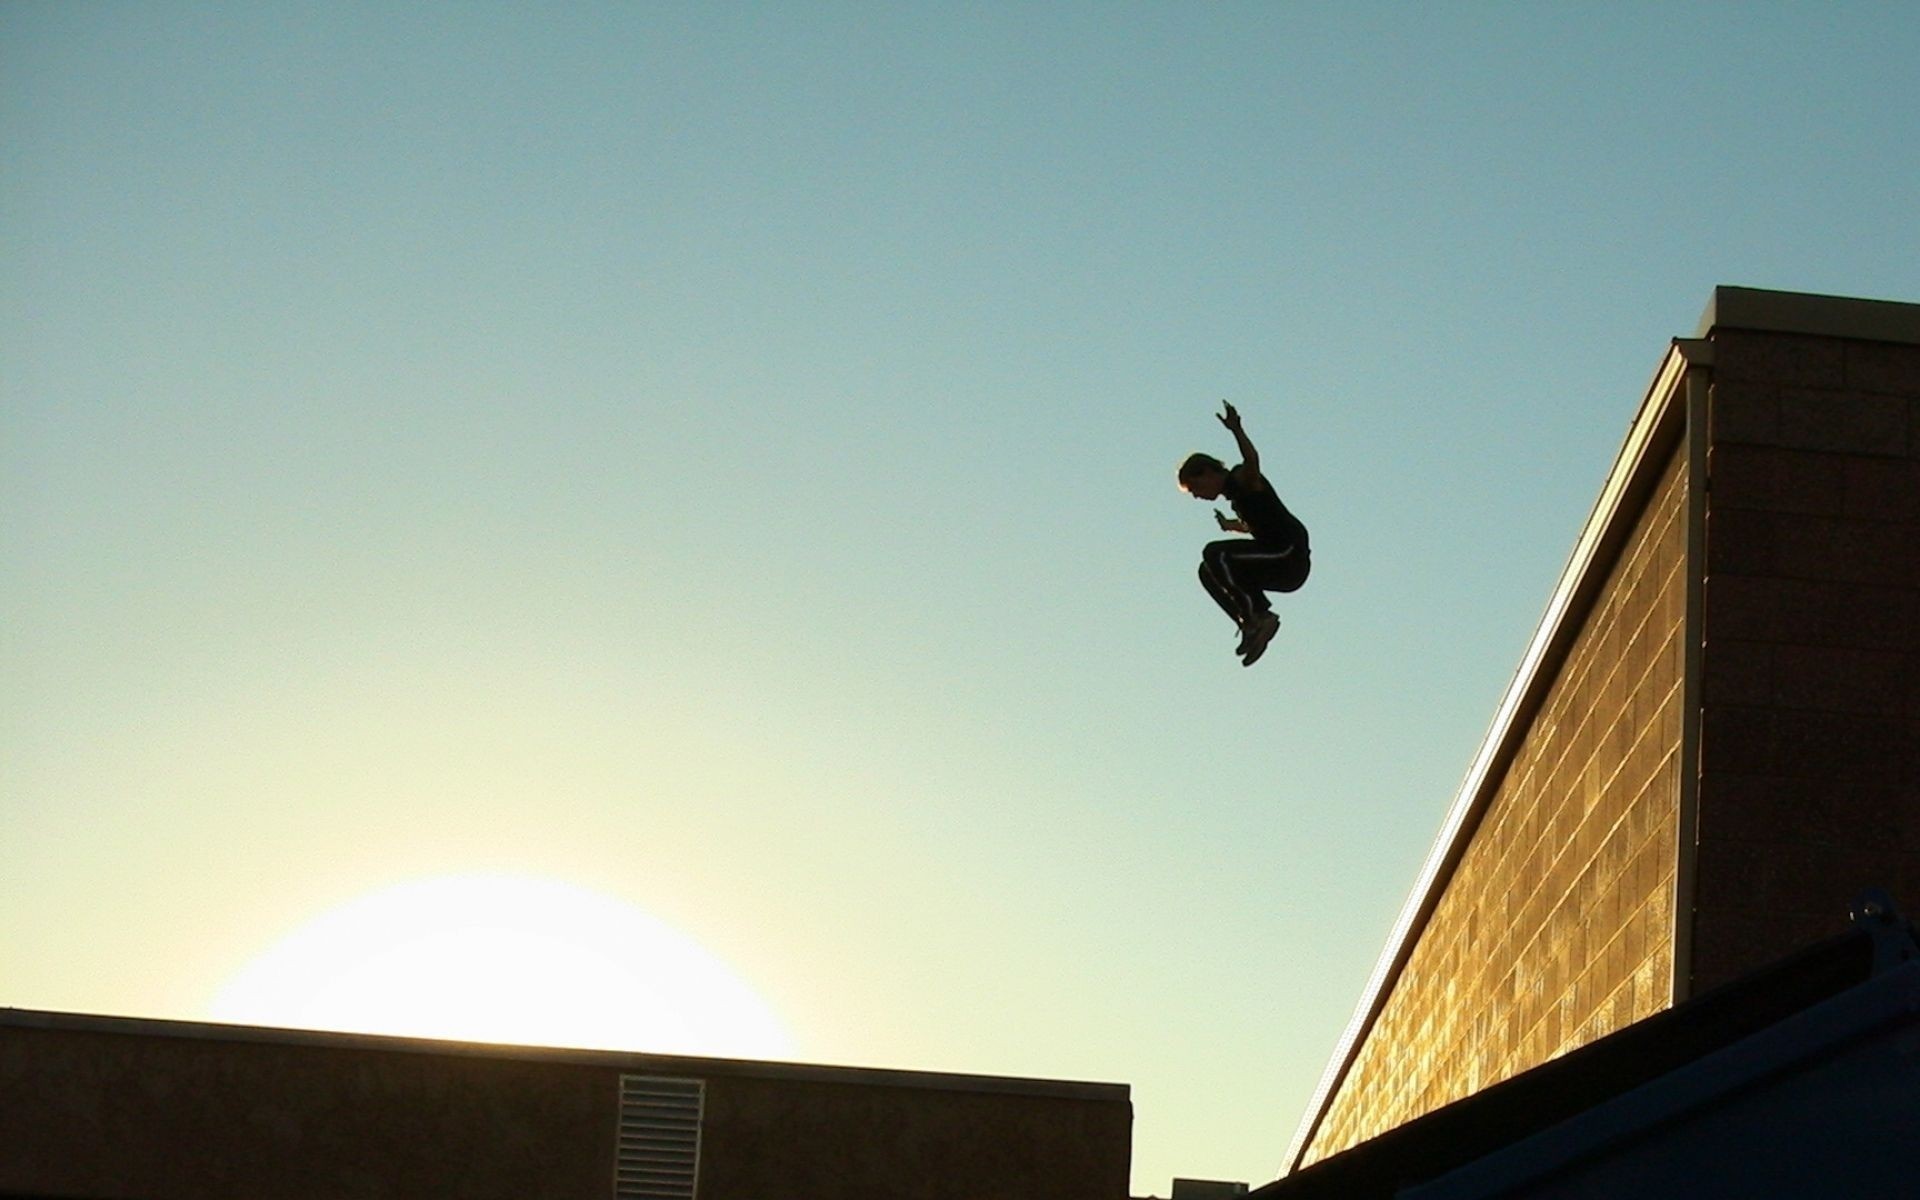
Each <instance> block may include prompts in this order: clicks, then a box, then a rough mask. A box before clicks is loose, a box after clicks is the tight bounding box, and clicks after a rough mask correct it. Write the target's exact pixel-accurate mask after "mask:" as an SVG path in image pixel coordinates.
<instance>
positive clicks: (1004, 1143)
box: [0, 1009, 1133, 1200]
mask: <svg viewBox="0 0 1920 1200" xmlns="http://www.w3.org/2000/svg"><path fill="white" fill-rule="evenodd" d="M1132 1122H1133V1117H1132V1105H1131V1103H1130V1101H1129V1098H1128V1089H1127V1088H1126V1087H1125V1085H1120V1084H1095V1083H1062V1082H1053V1081H1043V1080H1029V1079H1000V1078H989V1077H985V1076H974V1075H950V1074H929V1073H920V1072H908V1071H883V1070H863V1069H855V1068H844V1067H819V1066H802V1065H791V1064H782V1063H764V1062H740V1061H733V1060H724V1059H706V1058H684V1057H666V1056H659V1055H646V1054H627V1053H616V1052H606V1051H586V1050H559V1049H542V1048H535V1047H515V1046H491V1045H478V1044H469V1043H458V1042H441V1041H427V1040H419V1039H409V1038H392V1037H373V1036H367V1035H360V1034H338V1033H314V1032H302V1031H294V1030H282V1029H255V1028H246V1027H240V1026H224V1025H203V1024H192V1023H183V1022H174V1021H149V1020H132V1019H126V1018H115V1017H96V1016H78V1015H71V1014H60V1013H43V1012H28V1011H22V1010H18V1009H0V1197H12V1196H32V1197H55V1196H58V1197H67V1198H82V1197H84V1198H87V1200H176V1198H177V1200H220V1198H231V1200H269V1198H273V1197H297V1198H300V1200H309V1198H311V1200H319V1198H330V1197H358V1198H366V1197H395V1198H405V1200H426V1198H433V1200H441V1198H453V1197H461V1198H474V1200H481V1198H488V1197H498V1198H499V1200H530V1198H534V1197H546V1198H553V1200H574V1198H578V1200H629V1198H631V1200H691V1198H693V1197H698V1198H699V1200H772V1198H777V1197H846V1198H848V1200H855V1198H862V1197H865V1198H870V1200H911V1198H914V1197H926V1198H929V1200H936V1198H937V1200H945V1198H949V1197H951V1198H953V1200H959V1198H961V1197H969V1198H971V1197H980V1196H1017V1197H1059V1198H1061V1200H1115V1198H1116V1197H1122V1196H1125V1195H1126V1194H1127V1175H1128V1167H1129V1160H1130V1157H1131V1139H1132Z"/></svg>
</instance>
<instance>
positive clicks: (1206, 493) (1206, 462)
mask: <svg viewBox="0 0 1920 1200" xmlns="http://www.w3.org/2000/svg"><path fill="white" fill-rule="evenodd" d="M1226 482H1227V464H1225V463H1223V462H1221V461H1220V460H1219V459H1217V458H1215V457H1214V456H1213V455H1211V454H1190V455H1188V456H1187V461H1186V462H1183V463H1181V464H1180V490H1181V491H1183V492H1185V493H1186V494H1187V495H1189V496H1192V497H1193V498H1194V499H1195V500H1218V499H1219V498H1220V490H1221V489H1222V488H1223V487H1225V486H1226Z"/></svg>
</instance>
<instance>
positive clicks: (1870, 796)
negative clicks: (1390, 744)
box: [1287, 288, 1920, 1170]
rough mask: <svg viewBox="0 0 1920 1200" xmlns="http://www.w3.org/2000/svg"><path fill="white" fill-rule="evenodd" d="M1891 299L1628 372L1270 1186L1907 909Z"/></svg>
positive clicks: (1832, 307) (1905, 307) (1803, 307)
mask: <svg viewBox="0 0 1920 1200" xmlns="http://www.w3.org/2000/svg"><path fill="white" fill-rule="evenodd" d="M1917 746H1920V305H1913V304H1895V303H1887V302H1879V301H1867V300H1854V299H1843V298H1837V297H1827V296H1810V295H1801V294H1795V293H1783V292H1766V291H1758V290H1753V289H1745V288H1720V289H1717V290H1716V292H1715V294H1714V297H1713V300H1712V303H1711V304H1710V306H1709V307H1708V309H1707V312H1706V315H1705V317H1704V319H1703V321H1702V325H1701V328H1700V330H1699V331H1698V334H1697V336H1695V337H1693V338H1686V339H1679V340H1676V341H1675V342H1674V343H1673V344H1672V345H1671V347H1670V348H1669V349H1668V351H1667V353H1666V355H1665V357H1664V358H1663V360H1662V362H1661V364H1660V367H1659V369H1658V371H1657V372H1656V374H1655V376H1654V380H1653V383H1652V386H1651V387H1650V388H1649V390H1648V392H1647V394H1646V396H1645V399H1644V401H1643V403H1642V405H1641V407H1640V410H1639V413H1638V416H1637V417H1636V418H1635V420H1634V423H1633V426H1632V428H1631V430H1630V432H1629V434H1628V437H1627V440H1626V443H1625V445H1624V447H1623V448H1622V450H1621V453H1620V456H1619V458H1618V460H1617V461H1616V463H1615V465H1614V467H1613V469H1612V471H1611V473H1610V474H1609V476H1608V478H1607V482H1606V485H1605V487H1604V489H1603V491H1602V493H1601V496H1600V498H1599V500H1598V502H1597V503H1596V505H1595V507H1594V510H1593V513H1592V515H1591V517H1590V518H1589V519H1588V522H1587V524H1586V526H1585V528H1584V529H1583V530H1582V532H1581V534H1580V537H1579V540H1578V542H1577V545H1576V548H1575V550H1574V553H1573V555H1572V557H1571V559H1570V561H1569V563H1568V566H1567V569H1566V571H1565V573H1564V574H1563V576H1562V578H1561V581H1560V584H1559V586H1558V588H1557V589H1556V591H1555V594H1554V597H1553V599H1552V601H1551V602H1550V604H1549V606H1548V610H1547V613H1546V615H1545V617H1544V618H1543V620H1542V622H1541V625H1540V628H1539V630H1538V631H1537V633H1536V635H1535V637H1534V639H1533V642H1532V643H1531V645H1530V647H1529V649H1528V651H1527V654H1526V656H1525V658H1524V660H1523V662H1522V664H1521V667H1520V669H1519V671H1518V672H1517V673H1516V676H1515V679H1514V682H1513V684H1512V686H1511V687H1510V689H1509V690H1508V693H1507V695H1506V696H1505V698H1504V699H1503V702H1502V704H1501V706H1500V708H1499V711H1498V712H1497V714H1496V716H1495V719H1494V721H1493V724H1492V727H1491V729H1490V731H1489V733H1488V735H1487V738H1486V740H1485V742H1484V743H1483V744H1482V746H1481V749H1480V751H1479V754H1478V755H1477V757H1476V758H1475V760H1474V762H1473V765H1472V767H1471V769H1470V771H1469V773H1468V776H1467V779H1466V781H1465V782H1464V784H1463V785H1462V788H1461V791H1460V794H1459V795H1458V797H1457V798H1456V800H1455V802H1454V804H1453V806H1452V808H1451V809H1450V810H1449V812H1448V815H1447V818H1446V820H1445V823H1444V826H1443V829H1442V832H1441V834H1440V837H1439V839H1438V841H1437V842H1436V845H1435V847H1434V850H1433V852H1432V853H1431V855H1430V856H1429V858H1428V860H1427V863H1426V865H1425V867H1424V868H1423V871H1422V874H1421V877H1420V879H1419V880H1418V881H1417V883H1416V886H1415V888H1414V891H1413V894H1412V896H1411V898H1410V900H1409V902H1408V905H1407V908H1406V910H1405V911H1404V912H1403V914H1402V916H1401V919H1400V921H1399V922H1398V923H1397V925H1396V927H1395V929H1394V931H1393V934H1392V935H1391V938H1390V940H1389V944H1388V946H1387V948H1386V950H1385V952H1384V953H1383V955H1382V957H1381V960H1380V962H1379V965H1378V967H1377V968H1376V970H1375V972H1374V975H1373V977H1372V978H1371V979H1370V980H1369V982H1368V985H1367V988H1366V990H1365V993H1364V994H1363V996H1362V999H1361V1002H1360V1004H1359V1006H1358V1008H1357V1010H1356V1012H1355V1015H1354V1018H1353V1021H1352V1023H1351V1024H1350V1026H1349V1027H1348V1030H1347V1032H1346V1034H1345V1036H1344V1037H1343V1038H1342V1040H1341V1042H1340V1044H1339V1046H1338V1047H1337V1048H1336V1050H1335V1053H1334V1056H1333V1059H1332V1061H1331V1062H1330V1063H1329V1066H1328V1069H1327V1072H1326V1074H1325V1076H1324V1078H1323V1080H1322V1083H1321V1086H1320V1088H1319V1091H1318V1092H1317V1093H1316V1095H1315V1097H1314V1099H1313V1101H1312V1103H1311V1105H1310V1106H1309V1109H1308V1111H1307V1113H1306V1115H1305V1117H1304V1119H1303V1121H1302V1123H1301V1126H1300V1129H1299V1131H1298V1133H1297V1134H1296V1137H1295V1142H1294V1145H1293V1147H1292V1149H1291V1150H1290V1152H1289V1155H1288V1160H1287V1167H1288V1169H1289V1170H1295V1169H1299V1168H1302V1167H1305V1166H1307V1165H1309V1164H1313V1163H1316V1162H1319V1161H1321V1160H1323V1159H1327V1158H1328V1157H1329V1156H1334V1155H1337V1154H1339V1153H1340V1152H1341V1151H1343V1150H1347V1149H1348V1148H1351V1147H1355V1146H1357V1145H1360V1144H1361V1143H1364V1142H1366V1141H1368V1140H1369V1139H1372V1138H1376V1137H1378V1136H1380V1135H1382V1134H1383V1133H1386V1132H1387V1131H1390V1130H1394V1129H1396V1128H1397V1127H1400V1126H1403V1125H1405V1124H1406V1123H1408V1122H1409V1121H1412V1120H1413V1119H1414V1118H1417V1117H1420V1116H1421V1115H1422V1114H1426V1113H1431V1112H1433V1111H1434V1110H1437V1109H1439V1108H1441V1107H1442V1106H1445V1105H1448V1104H1449V1103H1452V1102H1455V1101H1459V1100H1461V1099H1462V1098H1464V1097H1468V1096H1472V1095H1474V1094H1476V1093H1479V1092H1481V1091H1483V1090H1484V1089H1486V1088H1488V1087H1490V1086H1491V1085H1494V1084H1496V1083H1499V1082H1500V1081H1503V1080H1508V1079H1511V1078H1513V1077H1515V1076H1517V1075H1519V1074H1521V1073H1522V1072H1526V1071H1528V1070H1529V1069H1531V1068H1535V1067H1538V1066H1539V1065H1540V1064H1543V1063H1546V1062H1548V1061H1549V1060H1554V1059H1557V1058H1559V1057H1560V1056H1564V1055H1567V1054H1568V1053H1569V1052H1572V1051H1574V1050H1575V1049H1576V1048H1579V1047H1582V1046H1585V1045H1587V1044H1589V1043H1592V1042H1595V1041H1596V1040H1598V1039H1601V1038H1603V1037H1605V1036H1606V1035H1608V1034H1612V1033H1615V1032H1616V1031H1619V1030H1622V1029H1624V1028H1626V1027H1628V1026H1630V1025H1633V1024H1635V1023H1636V1022H1640V1021H1642V1020H1644V1019H1646V1018H1649V1017H1652V1016H1654V1015H1655V1014H1659V1013H1662V1012H1664V1011H1665V1010H1668V1009H1670V1008H1672V1007H1674V1006H1675V1005H1677V1004H1680V1003H1682V1002H1684V1001H1686V1000H1687V999H1688V998H1689V997H1691V996H1694V995H1696V994H1698V993H1700V992H1703V991H1705V990H1706V989H1709V988H1713V987H1715V986H1716V985H1720V984H1724V983H1727V982H1729V981H1732V980H1735V979H1737V978H1740V977H1742V976H1744V975H1746V974H1748V973H1750V972H1753V971H1755V970H1757V969H1759V968H1762V967H1764V966H1766V965H1767V964H1769V963H1771V962H1773V961H1775V960H1777V959H1779V958H1781V957H1782V956H1785V955H1788V954H1789V953H1790V952H1792V951H1794V950H1796V949H1798V948H1799V947H1802V946H1804V945H1806V944H1808V943H1810V942H1813V941H1816V940H1818V939H1820V938H1821V937H1823V936H1826V935H1828V934H1830V933H1831V932H1832V931H1833V929H1834V926H1835V921H1836V919H1837V918H1838V917H1840V916H1843V915H1844V914H1845V913H1846V912H1847V909H1848V905H1849V902H1850V900H1852V898H1853V897H1854V896H1855V895H1856V894H1857V893H1859V892H1860V891H1861V890H1862V889H1863V888H1866V887H1870V886H1872V887H1880V888H1883V889H1885V890H1886V891H1888V892H1890V893H1891V894H1892V895H1893V897H1894V898H1895V900H1896V901H1899V902H1900V903H1902V904H1904V905H1907V906H1909V907H1911V906H1914V905H1920V749H1916V747H1917Z"/></svg>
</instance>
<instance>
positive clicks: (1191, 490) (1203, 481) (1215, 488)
mask: <svg viewBox="0 0 1920 1200" xmlns="http://www.w3.org/2000/svg"><path fill="white" fill-rule="evenodd" d="M1226 480H1227V477H1226V475H1225V473H1224V472H1221V471H1204V472H1202V473H1200V474H1198V475H1195V476H1194V477H1193V478H1191V479H1189V480H1187V495H1189V496H1192V497H1193V498H1194V499H1195V500H1218V499H1219V498H1220V485H1221V484H1223V483H1225V482H1226Z"/></svg>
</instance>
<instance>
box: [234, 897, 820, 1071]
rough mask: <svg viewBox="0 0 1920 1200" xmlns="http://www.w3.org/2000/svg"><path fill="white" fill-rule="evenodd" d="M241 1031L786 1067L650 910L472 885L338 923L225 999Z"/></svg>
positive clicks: (743, 992) (768, 1016)
mask: <svg viewBox="0 0 1920 1200" xmlns="http://www.w3.org/2000/svg"><path fill="white" fill-rule="evenodd" d="M209 1011H210V1013H211V1015H212V1016H213V1017H214V1019H216V1020H219V1021H230V1022H236V1023H241V1024H255V1025H281V1026H293V1027H298V1028H308V1029H335V1030H346V1031H352V1032H360V1033H385V1034H403V1035H409V1036H417V1037H435V1038H454V1039H459V1040H464V1041H485V1042H514V1043H522V1044H537V1045H558V1046H577V1047H593V1048H600V1049H621V1050H646V1051H654V1052H658V1053H669V1054H702V1055H717V1056H726V1057H735V1058H784V1057H791V1056H792V1053H793V1042H792V1038H791V1036H790V1035H789V1033H788V1032H787V1030H786V1028H785V1026H784V1025H783V1024H782V1022H781V1020H780V1019H779V1017H778V1016H776V1015H775V1014H774V1012H773V1011H772V1009H770V1008H769V1007H768V1005H767V1004H766V1002H765V1001H764V1000H762V999H761V998H760V997H759V996H758V995H757V994H755V992H754V991H753V989H752V988H751V987H749V986H748V985H747V984H746V983H745V982H744V981H742V980H741V979H740V978H739V976H737V975H735V974H734V973H733V971H732V970H730V969H729V968H728V967H727V966H726V965H725V964H723V963H722V962H720V960H719V959H717V958H716V957H714V956H713V955H712V954H710V953H708V952H707V951H706V950H704V949H702V948H701V947H700V946H699V945H698V944H697V943H696V942H694V941H693V940H692V939H691V938H689V937H687V936H686V935H685V934H683V933H680V932H679V931H678V930H675V929H673V928H672V927H670V926H668V925H666V924H665V923H663V922H661V921H660V920H658V919H657V918H655V917H653V916H651V915H649V914H648V913H646V912H645V911H643V910H642V909H640V908H637V907H635V906H634V905H632V904H628V903H626V902H624V901H621V900H617V899H614V898H612V897H609V896H605V895H600V894H597V893H594V892H590V891H587V890H585V889H582V888H577V887H574V886H572V885H570V884H565V883H559V882H556V881H553V880H545V879H532V878H526V877H520V876H500V875H459V876H448V877H443V878H435V879H426V880H418V881H414V882H409V883H403V884H399V885H396V886H393V887H389V888H385V889H383V890H381V891H377V892H374V893H371V894H369V895H366V896H363V897H361V898H359V899H357V900H353V901H350V902H348V903H346V904H343V905H341V906H340V907H338V908H335V909H333V910H331V911H330V912H327V913H325V914H323V915H321V916H319V917H317V918H315V919H314V920H312V921H309V922H308V923H307V924H305V925H303V926H301V927H300V928H298V929H296V930H294V931H293V932H292V933H290V934H288V935H287V936H286V937H285V938H283V939H282V940H281V941H279V942H278V943H276V944H275V945H273V946H272V947H271V948H269V949H268V950H267V951H266V952H265V953H263V954H261V955H260V956H259V957H257V958H255V959H254V960H253V961H252V962H250V963H248V964H247V966H246V967H245V968H243V969H242V970H241V971H240V972H238V973H237V974H236V975H235V976H234V977H233V978H232V979H230V980H229V981H228V982H227V983H226V984H225V986H223V987H222V988H221V989H220V991H219V993H218V994H217V995H216V996H215V997H214V999H213V1002H212V1004H211V1005H210V1006H209Z"/></svg>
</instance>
